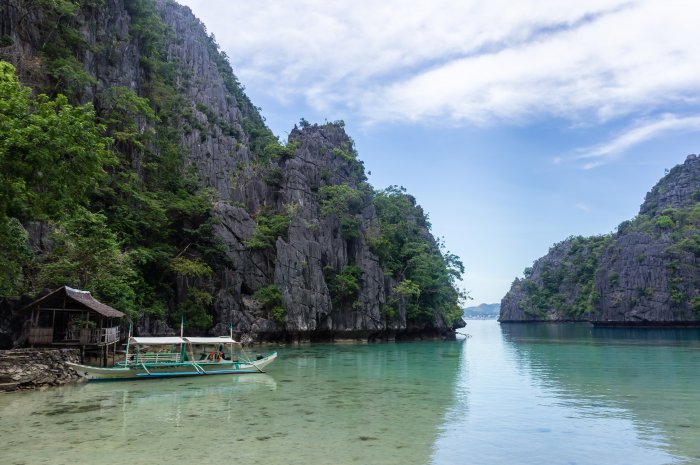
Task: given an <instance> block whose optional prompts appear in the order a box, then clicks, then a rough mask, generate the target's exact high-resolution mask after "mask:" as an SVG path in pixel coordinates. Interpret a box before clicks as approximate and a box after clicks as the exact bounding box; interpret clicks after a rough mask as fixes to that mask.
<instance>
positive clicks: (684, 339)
mask: <svg viewBox="0 0 700 465" xmlns="http://www.w3.org/2000/svg"><path fill="white" fill-rule="evenodd" d="M501 330H502V333H503V337H504V340H505V341H506V343H507V344H508V346H509V347H510V349H511V350H512V352H513V354H514V356H515V358H516V359H517V361H518V365H519V367H520V368H522V369H524V370H527V371H529V372H530V373H531V375H532V376H533V377H535V378H536V379H537V381H538V382H540V383H541V384H542V386H545V387H546V388H548V389H549V390H550V391H551V392H552V393H554V394H555V395H556V397H557V398H558V399H559V401H560V403H561V405H564V406H567V407H569V408H572V409H576V411H577V412H579V413H580V414H581V415H589V416H591V417H594V418H610V419H614V420H626V421H629V422H630V423H631V424H632V425H633V426H634V430H635V435H636V441H635V443H636V444H639V445H641V446H642V447H645V448H647V449H654V448H660V449H661V450H665V451H668V453H670V454H672V455H673V456H675V457H677V458H678V460H679V461H687V463H698V461H700V444H698V442H697V437H700V426H699V425H700V395H698V391H697V385H698V381H700V376H699V373H698V369H697V368H698V366H700V365H699V364H700V331H699V330H698V329H677V328H675V329H674V328H653V329H652V328H649V329H630V328H594V327H591V326H589V325H581V324H565V325H548V324H543V325H501ZM643 463H644V462H643ZM649 463H653V462H649Z"/></svg>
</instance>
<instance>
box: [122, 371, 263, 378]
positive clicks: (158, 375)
mask: <svg viewBox="0 0 700 465" xmlns="http://www.w3.org/2000/svg"><path fill="white" fill-rule="evenodd" d="M233 373H260V371H258V370H213V371H205V372H203V373H202V372H201V371H181V372H171V373H167V372H166V373H150V374H149V373H137V374H136V376H144V377H153V378H164V377H173V376H198V375H226V374H233ZM132 379H133V378H132Z"/></svg>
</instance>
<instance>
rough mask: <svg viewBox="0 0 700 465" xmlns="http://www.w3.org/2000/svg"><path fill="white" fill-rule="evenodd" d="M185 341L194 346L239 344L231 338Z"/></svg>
mask: <svg viewBox="0 0 700 465" xmlns="http://www.w3.org/2000/svg"><path fill="white" fill-rule="evenodd" d="M183 339H185V341H187V342H190V343H192V344H238V341H234V340H233V339H231V338H230V337H229V336H220V337H185V338H183Z"/></svg>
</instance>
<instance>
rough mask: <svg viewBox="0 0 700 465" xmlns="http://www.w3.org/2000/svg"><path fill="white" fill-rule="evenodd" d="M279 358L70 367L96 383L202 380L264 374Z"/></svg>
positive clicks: (78, 365)
mask: <svg viewBox="0 0 700 465" xmlns="http://www.w3.org/2000/svg"><path fill="white" fill-rule="evenodd" d="M276 358H277V352H274V353H272V354H270V355H268V356H267V357H263V358H261V359H258V360H254V361H250V362H231V361H228V360H224V361H221V362H184V363H158V364H143V365H138V366H130V367H126V368H125V367H112V368H101V367H94V366H89V365H81V364H79V363H70V362H69V363H68V365H70V366H71V367H73V369H74V370H75V371H77V372H78V373H82V374H84V375H85V377H87V378H88V379H94V380H110V379H112V380H120V379H145V378H166V377H175V376H201V375H231V374H245V373H264V372H265V367H266V366H267V365H269V364H270V363H272V362H273V361H274V360H275V359H276Z"/></svg>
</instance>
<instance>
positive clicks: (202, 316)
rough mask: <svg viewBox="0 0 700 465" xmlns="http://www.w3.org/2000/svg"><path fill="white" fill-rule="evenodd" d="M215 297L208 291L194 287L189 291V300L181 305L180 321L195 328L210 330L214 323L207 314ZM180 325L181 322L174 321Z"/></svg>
mask: <svg viewBox="0 0 700 465" xmlns="http://www.w3.org/2000/svg"><path fill="white" fill-rule="evenodd" d="M212 300H213V297H212V295H211V293H209V292H207V291H206V290H203V289H200V288H197V287H192V288H189V289H188V290H187V299H186V300H185V301H184V302H183V303H181V304H180V306H179V310H180V317H181V320H180V321H184V322H185V325H186V326H188V327H194V328H209V327H210V326H211V324H212V322H213V318H212V316H211V315H210V314H209V313H208V312H207V307H208V306H210V305H211V303H212ZM173 323H179V321H173Z"/></svg>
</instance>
